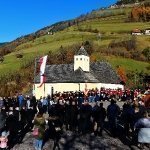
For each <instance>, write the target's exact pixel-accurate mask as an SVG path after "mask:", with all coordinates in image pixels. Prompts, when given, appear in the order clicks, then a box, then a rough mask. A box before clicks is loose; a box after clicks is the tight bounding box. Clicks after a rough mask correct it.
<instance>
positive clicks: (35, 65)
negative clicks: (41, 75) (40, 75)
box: [34, 58, 37, 94]
mask: <svg viewBox="0 0 150 150" xmlns="http://www.w3.org/2000/svg"><path fill="white" fill-rule="evenodd" d="M36 60H37V58H35V60H34V92H35V82H36V81H35V80H36V68H37V64H36ZM34 94H35V93H34Z"/></svg>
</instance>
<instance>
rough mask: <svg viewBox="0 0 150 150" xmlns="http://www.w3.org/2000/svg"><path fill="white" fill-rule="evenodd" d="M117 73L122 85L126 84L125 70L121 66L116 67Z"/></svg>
mask: <svg viewBox="0 0 150 150" xmlns="http://www.w3.org/2000/svg"><path fill="white" fill-rule="evenodd" d="M117 73H118V75H119V76H120V79H121V81H123V82H124V83H126V82H127V76H126V72H125V69H124V68H123V67H121V66H118V67H117Z"/></svg>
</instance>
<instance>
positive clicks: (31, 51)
mask: <svg viewBox="0 0 150 150" xmlns="http://www.w3.org/2000/svg"><path fill="white" fill-rule="evenodd" d="M125 17H126V16H125V15H118V16H113V17H106V18H104V19H94V20H88V21H85V22H83V23H80V24H79V26H72V27H70V28H68V29H65V30H64V31H61V32H57V33H56V34H54V35H46V36H42V37H40V38H37V39H36V40H35V41H34V42H28V43H25V44H22V45H20V46H18V47H17V48H16V50H15V52H13V53H11V54H8V55H6V56H5V61H4V62H3V63H2V64H0V70H1V71H0V74H6V73H8V72H9V71H15V70H18V69H19V68H20V67H21V65H22V64H23V63H25V62H26V61H27V60H31V59H34V58H35V57H36V56H37V55H44V54H46V53H47V52H48V51H50V50H51V51H56V50H57V49H58V48H59V47H60V46H61V45H63V47H65V46H68V45H72V44H74V43H81V42H82V40H84V41H85V40H91V41H93V42H94V43H97V44H98V45H99V46H101V47H106V46H107V45H108V44H109V42H111V41H112V40H113V39H126V38H130V37H131V35H130V34H128V33H130V32H131V30H133V29H135V28H140V29H145V28H148V27H149V26H150V24H149V23H142V22H140V23H139V22H137V23H125V22H124V18H125ZM89 27H90V28H92V29H98V30H99V31H100V32H103V35H102V38H101V40H98V39H97V34H96V33H90V32H80V31H79V30H78V29H79V28H82V29H88V28H89ZM112 33H113V34H112ZM43 39H44V40H43ZM137 40H138V47H139V49H143V48H145V47H147V46H149V41H150V37H149V36H140V37H137ZM43 41H44V42H43ZM25 45H30V48H25ZM17 53H23V54H24V57H23V58H22V59H16V56H15V55H16V54H17ZM97 57H99V56H97ZM107 60H108V61H110V62H111V64H112V65H113V66H114V67H115V66H116V64H118V63H119V64H121V65H122V66H124V67H125V68H126V69H127V70H134V69H135V68H137V69H138V70H143V68H145V67H147V66H148V63H145V62H138V61H134V60H131V59H122V58H117V57H112V58H107Z"/></svg>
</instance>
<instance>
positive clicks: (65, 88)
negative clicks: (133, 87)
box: [34, 83, 124, 99]
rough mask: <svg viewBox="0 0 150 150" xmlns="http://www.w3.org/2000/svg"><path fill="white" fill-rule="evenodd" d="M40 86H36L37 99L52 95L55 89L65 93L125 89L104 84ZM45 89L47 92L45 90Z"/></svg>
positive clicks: (115, 85) (48, 84) (47, 84)
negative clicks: (102, 88)
mask: <svg viewBox="0 0 150 150" xmlns="http://www.w3.org/2000/svg"><path fill="white" fill-rule="evenodd" d="M38 86H39V84H35V91H34V94H35V96H36V98H37V99H39V98H40V97H41V96H42V97H43V96H47V95H51V92H52V91H51V90H52V87H53V92H54V93H55V92H56V91H57V92H64V91H74V92H75V91H79V90H80V91H84V90H85V87H86V86H87V89H96V88H97V89H100V88H101V87H104V88H110V89H118V88H121V89H124V87H123V85H120V84H104V83H45V85H44V84H43V86H42V87H40V88H38ZM44 89H45V90H44Z"/></svg>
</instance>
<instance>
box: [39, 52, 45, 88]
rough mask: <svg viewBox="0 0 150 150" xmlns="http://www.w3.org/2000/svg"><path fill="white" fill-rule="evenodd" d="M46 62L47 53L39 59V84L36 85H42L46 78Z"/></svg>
mask: <svg viewBox="0 0 150 150" xmlns="http://www.w3.org/2000/svg"><path fill="white" fill-rule="evenodd" d="M46 62H47V55H46V56H43V57H41V58H40V60H39V64H40V85H39V86H38V87H41V86H42V85H43V83H44V82H45V80H46V76H45V68H46Z"/></svg>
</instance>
